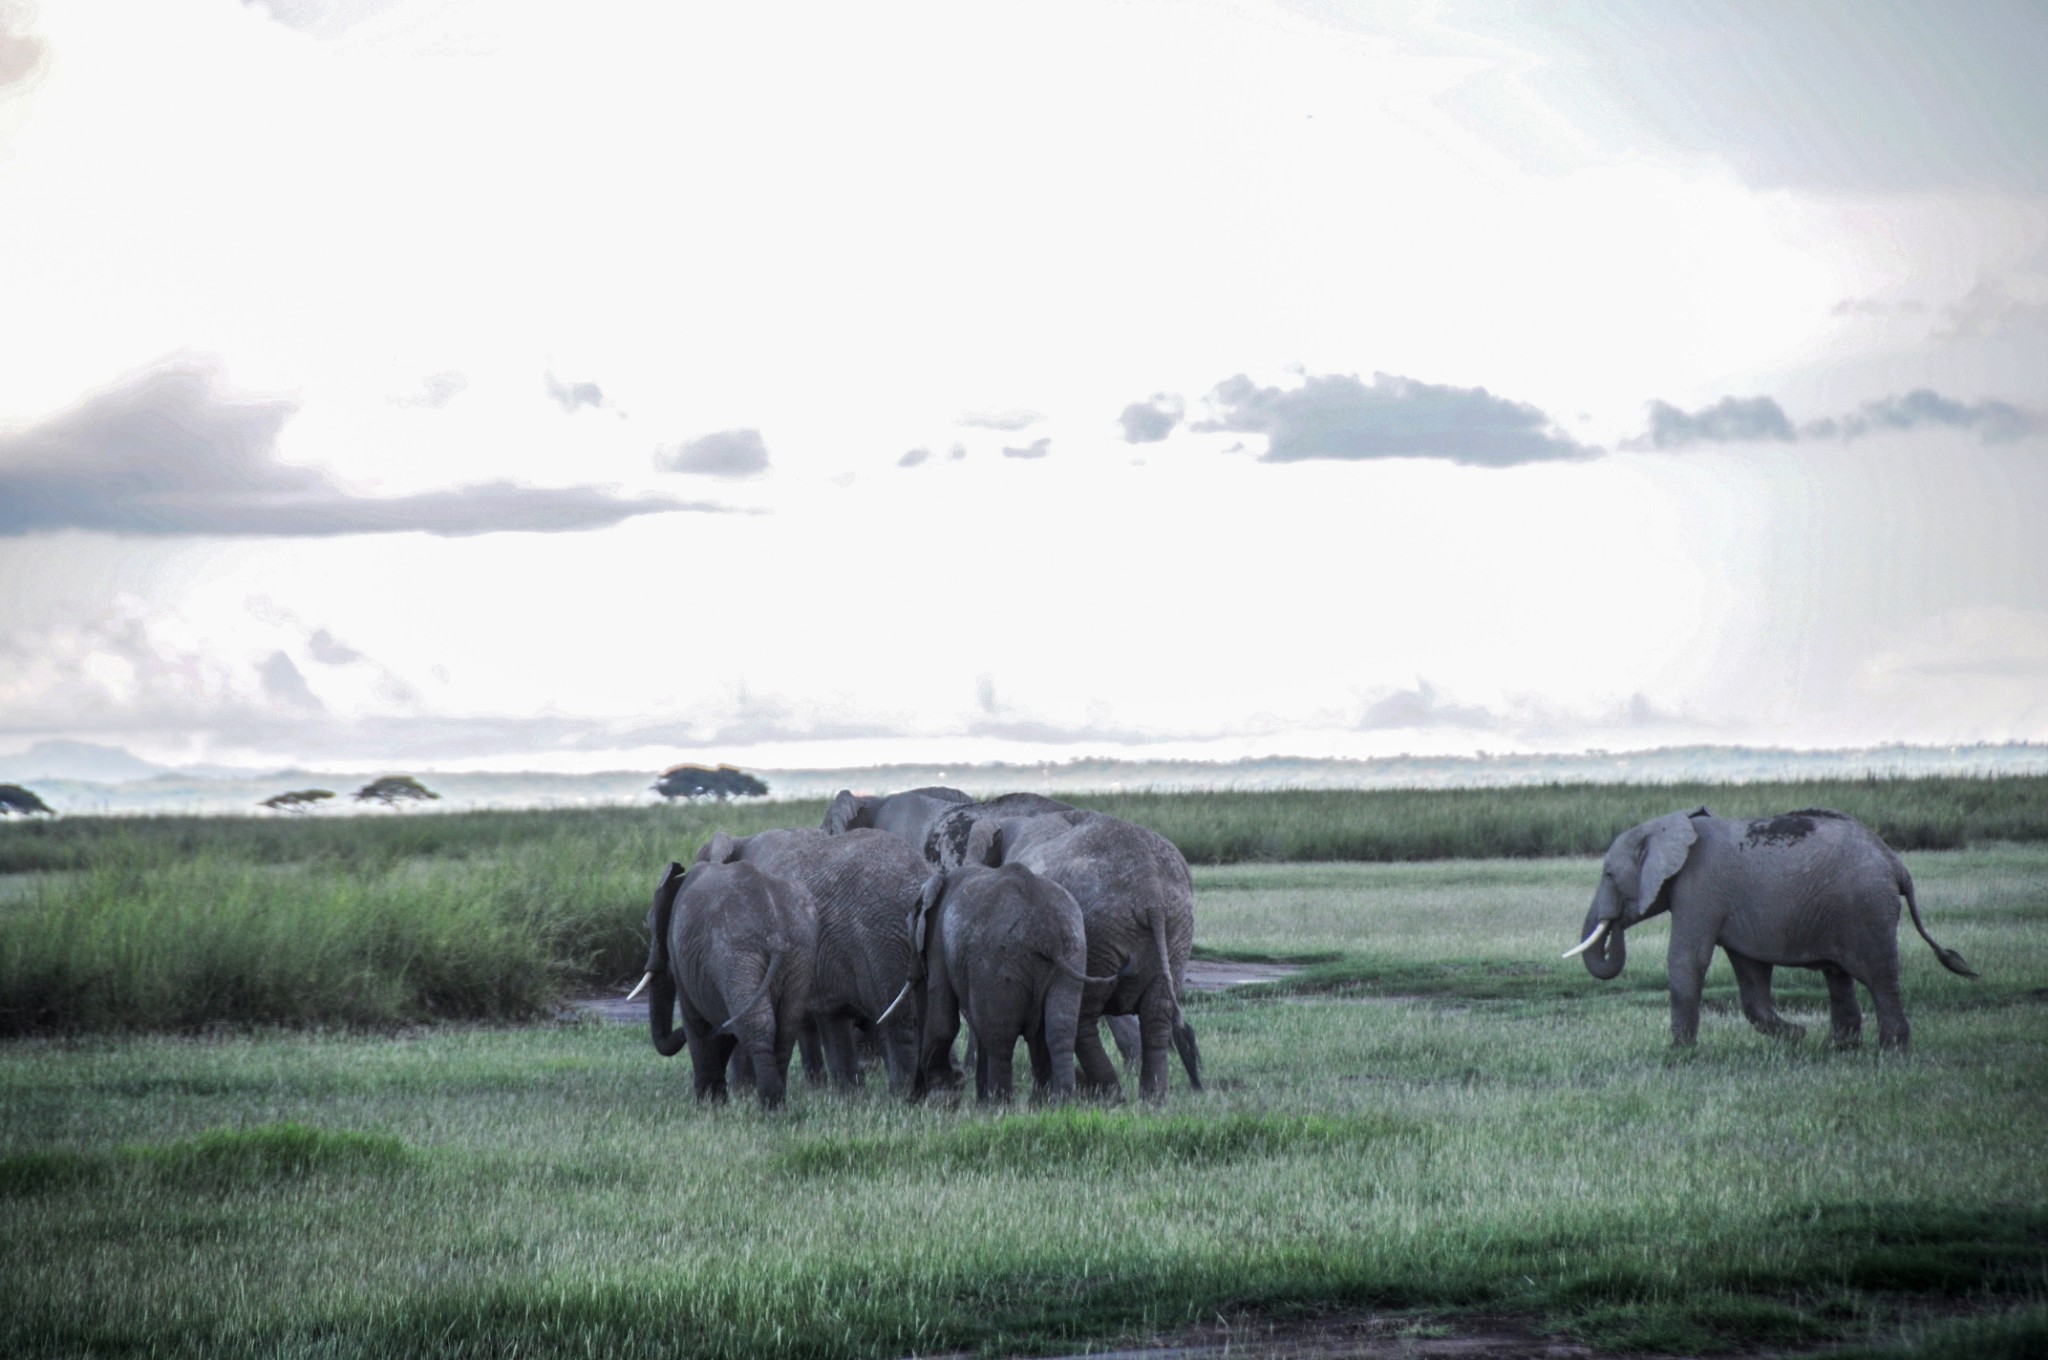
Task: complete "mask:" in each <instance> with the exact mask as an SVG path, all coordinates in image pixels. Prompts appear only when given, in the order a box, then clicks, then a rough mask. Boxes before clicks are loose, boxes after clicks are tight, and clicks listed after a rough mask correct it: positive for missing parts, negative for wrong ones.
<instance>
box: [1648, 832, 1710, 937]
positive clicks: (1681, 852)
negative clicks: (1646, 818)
mask: <svg viewBox="0 0 2048 1360" xmlns="http://www.w3.org/2000/svg"><path fill="white" fill-rule="evenodd" d="M1698 839H1699V832H1697V831H1695V830H1694V829H1693V825H1692V814H1690V813H1684V812H1674V813H1672V814H1671V815H1670V816H1669V817H1659V818H1658V819H1657V820H1656V821H1654V822H1650V823H1647V824H1646V825H1645V826H1644V827H1643V876H1642V879H1641V885H1640V887H1639V888H1638V890H1637V893H1636V917H1637V919H1638V920H1640V919H1642V918H1643V917H1645V916H1648V915H1649V914H1650V913H1651V912H1652V911H1654V910H1656V906H1657V895H1658V894H1659V893H1661V892H1663V891H1664V885H1665V884H1667V883H1669V882H1670V881H1671V879H1672V878H1673V876H1675V875H1676V874H1677V873H1678V871H1679V870H1680V869H1683V868H1684V867H1685V857H1686V856H1687V855H1688V854H1690V853H1692V844H1693V842H1694V841H1696V840H1698Z"/></svg>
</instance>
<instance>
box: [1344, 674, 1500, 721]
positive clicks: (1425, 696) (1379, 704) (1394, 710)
mask: <svg viewBox="0 0 2048 1360" xmlns="http://www.w3.org/2000/svg"><path fill="white" fill-rule="evenodd" d="M1500 725H1501V719H1500V717H1499V715H1497V714H1494V713H1492V712H1489V711H1488V710H1486V709H1483V708H1473V707H1469V706H1467V705H1462V704H1447V703H1444V702H1442V701H1441V700H1440V699H1439V698H1438V697H1437V691H1436V686H1434V685H1432V684H1430V683H1429V681H1427V680H1423V679H1420V678H1418V679H1417V680H1416V682H1415V688H1414V689H1401V690H1394V691H1392V692H1390V693H1388V694H1386V695H1383V696H1382V697H1380V698H1379V699H1377V700H1375V701H1374V702H1373V703H1372V704H1370V705H1369V706H1368V707H1367V708H1366V710H1365V712H1364V714H1363V715H1361V716H1360V718H1359V719H1358V724H1357V726H1358V728H1359V730H1360V731H1366V732H1371V731H1378V730H1380V729H1384V728H1411V727H1459V728H1470V729H1474V730H1477V731H1490V730H1492V729H1494V728H1497V727H1499V726H1500Z"/></svg>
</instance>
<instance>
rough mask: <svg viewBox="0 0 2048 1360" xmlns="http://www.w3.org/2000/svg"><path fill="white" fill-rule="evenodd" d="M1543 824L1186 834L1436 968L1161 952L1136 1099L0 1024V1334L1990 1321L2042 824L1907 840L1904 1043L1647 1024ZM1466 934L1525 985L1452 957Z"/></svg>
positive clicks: (2035, 1175) (1157, 1332) (781, 1351)
mask: <svg viewBox="0 0 2048 1360" xmlns="http://www.w3.org/2000/svg"><path fill="white" fill-rule="evenodd" d="M1584 867H1585V866H1572V865H1563V864H1556V863H1540V862H1539V863H1514V862H1503V861H1492V862H1488V863H1484V864H1471V863H1450V864H1441V865H1394V866H1326V865H1311V866H1260V867H1256V868H1254V867H1242V868H1225V869H1206V870H1203V871H1201V873H1200V874H1199V876H1198V877H1199V880H1200V886H1199V889H1198V890H1199V891H1200V892H1201V893H1202V897H1201V899H1200V903H1199V906H1198V910H1199V911H1200V912H1201V913H1202V919H1203V920H1204V922H1205V923H1208V924H1207V925H1205V929H1207V928H1208V926H1209V925H1213V928H1214V931H1215V933H1216V934H1215V938H1217V939H1218V940H1219V941H1223V942H1244V943H1246V944H1247V945H1250V944H1254V943H1256V944H1257V945H1259V946H1262V947H1265V948H1269V949H1271V950H1272V951H1273V952H1275V953H1290V952H1292V953H1301V952H1311V951H1323V950H1337V951H1341V952H1343V953H1344V954H1345V955H1346V956H1347V957H1352V958H1358V959H1365V960H1368V961H1370V960H1373V959H1378V960H1381V961H1383V962H1385V963H1386V964H1387V965H1389V966H1394V965H1398V966H1400V967H1402V968H1406V969H1409V970H1411V971H1414V972H1417V973H1421V972H1425V971H1430V970H1434V971H1435V973H1436V974H1437V975H1439V976H1441V977H1443V978H1444V979H1446V982H1445V984H1444V986H1443V987H1442V988H1440V989H1439V990H1438V991H1436V992H1434V993H1431V994H1430V995H1429V998H1428V999H1427V1000H1425V1001H1418V1000H1415V999H1412V998H1411V997H1407V996H1393V995H1387V994H1384V993H1378V992H1376V991H1375V990H1373V989H1371V988H1366V989H1364V990H1340V991H1335V992H1322V993H1310V994H1284V993H1276V992H1272V991H1268V992H1266V993H1264V994H1249V995H1247V994H1233V995H1229V996H1225V997H1220V998H1212V999H1207V1000H1203V1001H1201V1002H1199V1003H1197V1005H1196V1010H1195V1014H1194V1021H1195V1023H1196V1024H1197V1026H1198V1027H1199V1028H1200V1031H1201V1039H1202V1047H1203V1056H1204V1058H1205V1061H1206V1067H1207V1075H1208V1077H1209V1082H1208V1088H1209V1089H1208V1090H1207V1091H1206V1092H1204V1093H1203V1094H1201V1095H1199V1096H1197V1095H1194V1094H1193V1093H1190V1092H1188V1091H1187V1090H1186V1089H1185V1087H1184V1086H1182V1085H1180V1084H1178V1083H1176V1085H1175V1088H1174V1090H1173V1092H1172V1094H1171V1096H1170V1098H1169V1101H1168V1104H1167V1105H1166V1107H1165V1108H1164V1109H1163V1110H1158V1111H1153V1110H1145V1109H1131V1108H1120V1109H1104V1108H1099V1107H1079V1108H1063V1109H1034V1108H1029V1107H1020V1108H1016V1109H1012V1110H1009V1111H1006V1112H1000V1113H996V1112H981V1111H976V1110H974V1109H972V1108H971V1107H960V1108H953V1107H947V1106H943V1105H929V1106H922V1107H907V1106H904V1105H902V1104H900V1103H898V1102H895V1101H892V1100H890V1099H888V1098H887V1097H886V1096H885V1095H883V1094H882V1093H881V1092H879V1091H870V1092H869V1093H867V1094H866V1095H864V1096H857V1097H841V1096H835V1095H832V1094H829V1093H825V1092H820V1091H815V1090H811V1089H809V1088H806V1087H803V1086H802V1085H801V1084H800V1083H799V1084H798V1086H797V1087H796V1088H795V1089H794V1090H793V1091H792V1093H791V1096H790V1100H789V1103H788V1105H787V1106H786V1107H785V1109H784V1110H783V1111H781V1112H780V1113H776V1114H766V1115H764V1114H763V1113H761V1112H760V1111H759V1110H757V1109H756V1108H754V1107H753V1106H752V1105H751V1104H750V1103H747V1102H744V1101H742V1102H736V1103H735V1104H733V1105H731V1106H726V1107H708V1106H701V1105H698V1104H697V1103H695V1102H694V1101H692V1100H691V1099H690V1098H689V1096H688V1084H689V1079H688V1070H687V1067H686V1066H685V1065H683V1064H681V1063H679V1062H664V1061H663V1060H661V1059H659V1058H657V1057H656V1056H655V1055H654V1054H653V1053H652V1052H651V1050H650V1049H649V1047H648V1045H647V1041H646V1038H645V1035H644V1034H642V1033H640V1032H638V1031H637V1030H636V1029H630V1028H627V1027H624V1026H601V1025H595V1024H582V1025H543V1026H535V1027H528V1028H525V1029H484V1028H450V1027H442V1028H437V1029H433V1030H415V1031H409V1032H407V1033H404V1034H401V1035H398V1036H392V1037H377V1036H368V1035H361V1034H349V1033H337V1032H329V1033H316V1034H298V1035H294V1034H289V1033H279V1032H262V1033H255V1034H235V1035H215V1036H205V1037H186V1038H172V1037H163V1036H142V1037H134V1038H118V1039H94V1040H89V1041H85V1042H61V1043H59V1042H45V1041H39V1040H30V1041H17V1042H14V1043H10V1044H5V1045H0V1217H4V1219H5V1221H6V1222H7V1224H8V1231H7V1232H6V1233H5V1234H0V1354H9V1355H13V1354H23V1355H45V1354H48V1355H74V1354H75V1355H86V1354H107V1355H113V1354H130V1353H149V1354H156V1355H166V1356H179V1355H207V1356H230V1357H240V1356H250V1357H253V1356H274V1355H340V1354H421V1355H429V1356H443V1357H456V1356H485V1355H506V1354H519V1355H535V1356H554V1355H562V1356H567V1355H587V1354H604V1355H619V1356H654V1355H677V1354H687V1355H696V1356H706V1357H724V1356H751V1355H770V1356H817V1357H890V1356H901V1355H908V1354H930V1353H934V1352H942V1351H950V1350H963V1349H964V1350H978V1351H980V1352H982V1353H986V1354H1029V1353H1047V1352H1057V1351H1072V1350H1080V1349H1082V1348H1083V1347H1084V1346H1088V1345H1096V1346H1099V1347H1108V1346H1112V1345H1129V1344H1136V1343H1139V1342H1143V1341H1147V1340H1153V1339H1158V1338H1161V1337H1164V1336H1171V1335H1172V1334H1174V1333H1175V1332H1176V1331H1178V1330H1179V1329H1182V1328H1185V1327H1189V1326H1191V1325H1194V1324H1197V1323H1202V1322H1207V1323H1209V1324H1212V1325H1213V1324H1214V1323H1215V1320H1216V1319H1217V1318H1218V1317H1219V1316H1221V1317H1222V1318H1224V1319H1225V1320H1227V1321H1228V1322H1229V1323H1230V1325H1231V1327H1232V1328H1233V1330H1234V1331H1235V1333H1236V1334H1237V1335H1239V1336H1241V1337H1243V1338H1245V1340H1246V1343H1247V1344H1246V1349H1249V1350H1253V1351H1256V1349H1257V1347H1256V1341H1257V1339H1258V1338H1259V1337H1260V1336H1261V1335H1262V1334H1263V1333H1262V1332H1261V1331H1260V1329H1261V1328H1264V1327H1270V1326H1272V1325H1275V1324H1276V1323H1282V1322H1285V1321H1286V1320H1288V1319H1295V1318H1304V1317H1314V1316H1320V1315H1327V1314H1330V1313H1332V1312H1338V1313H1343V1312H1346V1311H1352V1310H1355V1311H1356V1312H1359V1313H1371V1314H1374V1315H1376V1316H1377V1317H1378V1318H1379V1319H1380V1321H1379V1322H1378V1323H1377V1324H1376V1325H1377V1326H1379V1327H1380V1328H1382V1329H1383V1330H1381V1331H1380V1332H1379V1333H1377V1334H1378V1335H1382V1336H1384V1335H1386V1334H1387V1333H1388V1332H1389V1331H1392V1330H1394V1329H1396V1328H1398V1327H1400V1326H1404V1325H1407V1326H1416V1325H1419V1326H1423V1327H1427V1328H1436V1329H1442V1328H1446V1327H1447V1328H1449V1329H1450V1330H1452V1331H1460V1330H1465V1329H1467V1328H1470V1327H1473V1326H1485V1325H1487V1324H1486V1323H1484V1322H1479V1323H1474V1322H1473V1321H1471V1319H1475V1318H1478V1319H1498V1318H1501V1317H1503V1316H1508V1317H1512V1318H1519V1319H1521V1320H1523V1322H1524V1323H1525V1324H1526V1326H1527V1327H1528V1328H1529V1329H1531V1330H1532V1331H1535V1332H1538V1333H1542V1334H1546V1335H1550V1336H1554V1337H1557V1338H1559V1339H1567V1338H1569V1339H1576V1340H1578V1341H1581V1342H1587V1343H1591V1344H1595V1345H1597V1346H1599V1347H1601V1348H1602V1349H1605V1350H1619V1351H1624V1352H1627V1353H1657V1352H1662V1353H1677V1354H1685V1355H1698V1354H1703V1353H1726V1352H1729V1351H1754V1350H1756V1349H1758V1348H1771V1349H1779V1350H1789V1349H1810V1348H1814V1347H1818V1346H1822V1345H1827V1344H1832V1343H1837V1342H1851V1343H1856V1344H1860V1345H1863V1346H1865V1347H1866V1348H1868V1349H1867V1350H1866V1352H1865V1353H1866V1354H1868V1353H1873V1352H1874V1353H1877V1354H1887V1355H1889V1354H1913V1353H1926V1354H1933V1355H1957V1356H1961V1355H1977V1354H1987V1355H2013V1356H2017V1355H2023V1354H2033V1353H2035V1350H2036V1349H2037V1348H2038V1342H2039V1340H2040V1338H2041V1336H2042V1335H2043V1331H2042V1327H2043V1317H2044V1305H2048V1207H2044V1206H2048V1162H2044V1160H2043V1159H2042V1158H2041V1156H2040V1152H2039V1147H2038V1142H2039V1139H2038V1136H2037V1131H2038V1130H2039V1129H2040V1128H2041V1127H2043V1126H2044V1120H2048V1041H2044V1038H2043V1031H2042V1027H2041V1024H2040V1019H2041V1005H2040V1000H2039V997H2040V995H2041V994H2042V991H2043V989H2044V988H2048V940H2044V939H2043V938H2042V937H2041V935H2042V933H2041V931H2040V930H2039V928H2038V927H2039V921H2038V919H2037V915H2038V912H2039V911H2040V909H2041V906H2042V903H2041V899H2040V889H2039V884H2040V883H2041V881H2042V876H2043V873H2044V870H2048V851H2044V850H2042V849H2037V848H2012V847H2007V848H2002V849H1996V850H1991V851H1970V852H1964V853H1961V854H1943V855H1922V856H1919V857H1916V858H1915V860H1914V868H1915V871H1916V873H1918V874H1919V875H1920V877H1921V879H1922V881H1923V882H1925V883H1927V884H1929V885H1930V890H1929V897H1930V898H1932V897H1933V896H1934V895H1935V894H1936V893H1937V892H1938V893H1939V895H1940V896H1941V898H1942V900H1943V901H1944V902H1947V903H1953V904H1955V905H1954V907H1953V910H1952V911H1951V912H1950V913H1949V915H1951V916H1952V917H1953V918H1954V924H1955V927H1956V928H1957V929H1958V930H1959V931H1960V930H1961V929H1962V928H1963V927H1964V926H1967V927H1968V930H1969V932H1970V933H1971V934H1972V935H1973V936H1974V938H1972V939H1970V940H1969V941H1968V942H1966V943H1965V945H1964V947H1965V948H1966V949H1967V950H1968V952H1970V953H1971V955H1972V957H1973V959H1974V960H1975V961H1976V962H1977V963H1978V964H1979V965H1980V966H1981V967H1983V968H1984V970H1985V973H1986V978H1985V979H1984V981H1983V982H1982V983H1970V982H1967V981H1965V980H1963V979H1960V978H1956V977H1953V976H1952V975H1949V974H1946V973H1943V972H1942V971H1941V970H1940V969H1939V968H1938V967H1935V966H1933V965H1932V963H1931V961H1929V960H1926V959H1920V960H1919V961H1917V962H1913V963H1910V964H1909V975H1908V977H1907V980H1906V989H1907V1004H1908V1005H1909V1007H1911V1008H1912V1011H1913V1019H1914V1030H1915V1035H1914V1048H1913V1051H1912V1053H1911V1054H1910V1055H1908V1056H1904V1057H1899V1056H1894V1055H1885V1054H1879V1053H1876V1052H1874V1051H1869V1050H1865V1051H1860V1052H1851V1053H1839V1052H1834V1051H1832V1050H1830V1049H1828V1048H1827V1047H1826V1046H1825V1045H1823V1044H1821V1043H1818V1042H1816V1041H1815V1039H1816V1038H1817V1037H1818V1036H1810V1037H1809V1039H1808V1040H1807V1042H1806V1043H1804V1044H1801V1045H1798V1046H1793V1047H1787V1046H1785V1045H1782V1044H1779V1043H1776V1042H1773V1041H1770V1040H1767V1039H1764V1038H1763V1037H1762V1036H1759V1035H1757V1034H1755V1033H1754V1032H1753V1031H1751V1030H1750V1029H1749V1028H1748V1026H1747V1025H1746V1024H1745V1023H1744V1022H1743V1021H1742V1019H1741V1017H1740V1015H1739V1014H1737V1013H1736V1012H1735V1011H1734V1009H1733V1008H1732V1006H1729V1005H1722V1006H1720V1007H1718V1008H1710V1009H1709V1011H1708V1013H1707V1014H1706V1016H1705V1017H1704V1021H1703V1025H1702V1033H1701V1037H1700V1044H1699V1048H1698V1049H1697V1051H1696V1052H1694V1053H1693V1054H1691V1055H1690V1056H1687V1057H1679V1058H1674V1057H1673V1056H1672V1055H1671V1054H1670V1052H1669V1050H1668V1049H1667V1047H1666V1043H1665V1029H1664V1024H1665V1016H1664V1012H1665V1003H1664V998H1663V997H1662V996H1661V995H1660V994H1658V992H1657V991H1656V989H1655V988H1654V987H1644V988H1640V989H1632V988H1630V987H1628V986H1626V985H1623V984H1621V983H1616V984H1600V983H1595V982H1593V981H1592V980H1591V979H1589V978H1587V977H1586V976H1585V973H1584V970H1583V969H1581V968H1579V967H1577V966H1576V965H1575V964H1574V963H1572V962H1569V961H1564V960H1559V959H1557V958H1556V957H1555V954H1556V952H1557V950H1558V949H1559V948H1561V947H1562V945H1561V944H1559V943H1557V942H1556V940H1555V938H1554V936H1553V935H1552V933H1551V932H1552V931H1553V930H1554V929H1555V927H1556V925H1557V924H1559V923H1558V922H1556V921H1555V920H1554V919H1553V918H1555V917H1556V916H1557V915H1558V913H1559V912H1560V911H1562V912H1564V913H1565V914H1566V916H1567V920H1566V921H1564V922H1563V923H1562V924H1563V925H1564V926H1565V933H1566V934H1569V926H1570V924H1571V921H1572V920H1573V919H1575V918H1576V916H1577V915H1578V914H1579V912H1580V910H1582V904H1579V903H1578V901H1577V899H1578V898H1579V897H1580V896H1581V895H1582V890H1589V887H1590V885H1589V884H1583V883H1582V884H1576V885H1575V884H1574V882H1573V881H1572V880H1573V879H1574V878H1575V877H1582V876H1583V870H1584ZM1568 899H1569V900H1568ZM1347 903H1348V904H1349V906H1348V907H1347V905H1346V904H1347ZM1945 919H1946V918H1945ZM1923 952H1924V951H1923ZM1537 954H1540V955H1541V956H1542V957H1540V958H1533V957H1532V956H1533V955H1537ZM1644 962H1645V964H1647V965H1648V966H1647V967H1645V968H1644V969H1643V971H1644V972H1646V973H1648V974H1651V975H1654V974H1656V973H1657V972H1658V971H1659V970H1658V969H1657V968H1656V967H1655V961H1654V960H1653V959H1652V960H1645V961H1644ZM1507 966H1524V967H1530V968H1535V969H1540V970H1542V972H1543V973H1544V974H1545V975H1546V976H1547V977H1548V978H1549V980H1550V981H1549V985H1548V987H1547V988H1546V989H1545V990H1543V991H1541V992H1532V993H1526V994H1521V995H1517V996H1512V997H1508V998H1505V999H1493V998H1489V997H1488V996H1487V995H1485V994H1483V992H1481V991H1478V990H1461V987H1460V983H1459V979H1467V980H1480V979H1484V978H1485V977H1487V976H1489V975H1490V972H1491V970H1494V969H1497V968H1500V967H1507ZM1627 976H1632V975H1625V977H1627ZM1710 990H1714V991H1715V992H1716V994H1717V995H1718V996H1719V997H1720V998H1721V999H1722V1000H1724V1001H1727V1000H1732V995H1733V989H1732V986H1730V985H1728V984H1726V983H1725V982H1718V983H1710ZM1784 1009H1785V1010H1786V1011H1787V1012H1788V1013H1789V1014H1791V1015H1792V1016H1793V1017H1794V1018H1795V1019H1800V1020H1803V1021H1805V1022H1806V1023H1808V1024H1809V1025H1810V1026H1812V1025H1815V1024H1817V1023H1818V1024H1822V1025H1823V1026H1824V1018H1825V1015H1826V999H1825V995H1824V993H1822V992H1820V991H1819V990H1818V989H1792V990H1791V992H1790V995H1788V997H1787V999H1786V1001H1785V1003H1784ZM2030 1348H2033V1349H2030Z"/></svg>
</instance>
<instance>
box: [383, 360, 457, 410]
mask: <svg viewBox="0 0 2048 1360" xmlns="http://www.w3.org/2000/svg"><path fill="white" fill-rule="evenodd" d="M468 388H469V379H467V378H465V377H463V376H462V374H460V373H458V372H456V371H455V370H454V369H452V368H451V369H449V370H448V371H446V372H444V373H434V374H429V375H428V376H427V377H426V378H425V379H424V380H423V381H422V382H421V383H420V390H419V391H418V392H416V393H413V394H412V395H410V396H404V397H393V398H392V399H391V402H392V404H393V405H394V406H426V407H431V408H432V409H434V410H436V411H439V410H441V409H443V408H444V407H446V406H447V405H448V403H449V402H451V401H453V400H455V399H456V398H457V397H459V396H461V395H462V394H463V392H465V391H467V390H468Z"/></svg>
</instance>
